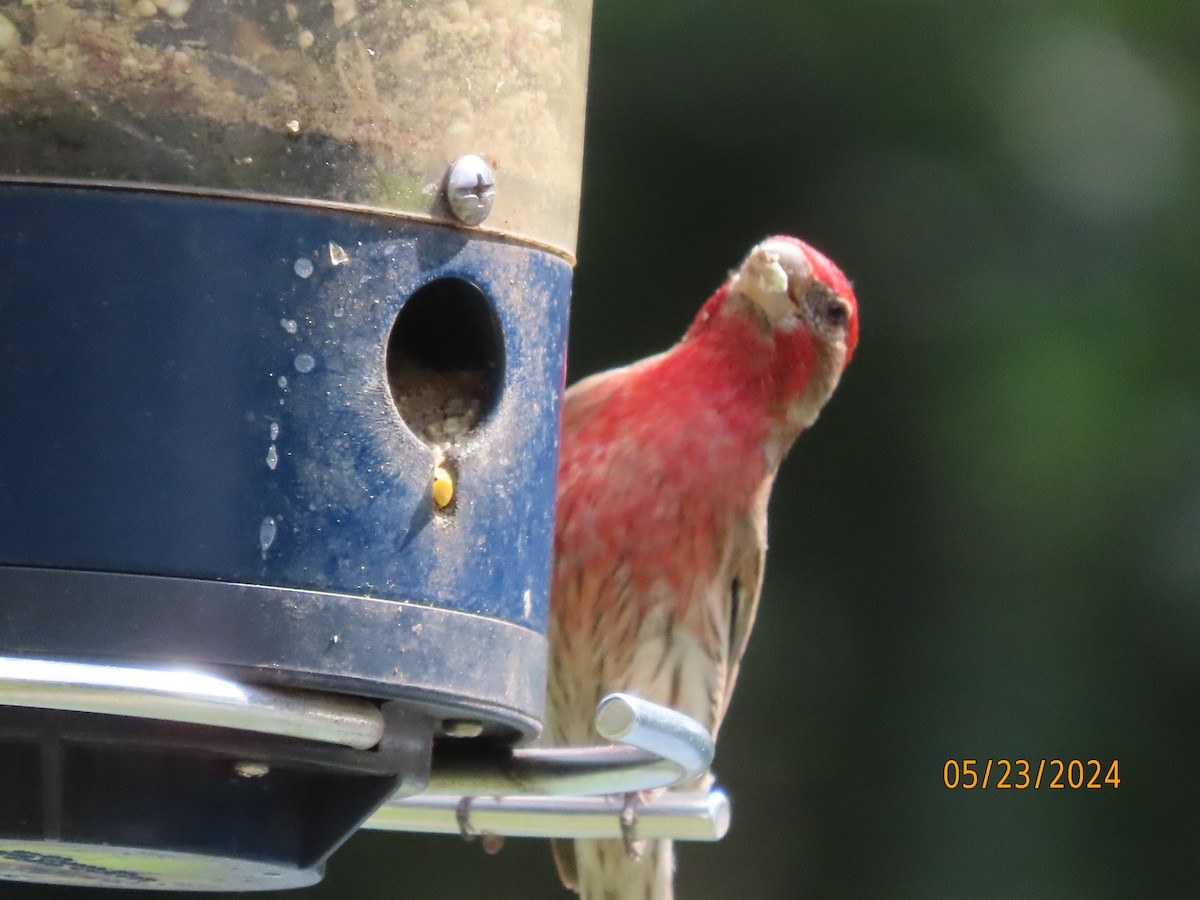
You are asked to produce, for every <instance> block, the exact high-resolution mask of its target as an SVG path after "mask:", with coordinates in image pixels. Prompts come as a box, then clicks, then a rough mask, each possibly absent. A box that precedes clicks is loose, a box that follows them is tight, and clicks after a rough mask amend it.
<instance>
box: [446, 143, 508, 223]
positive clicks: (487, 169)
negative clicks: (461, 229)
mask: <svg viewBox="0 0 1200 900" xmlns="http://www.w3.org/2000/svg"><path fill="white" fill-rule="evenodd" d="M495 199H496V178H495V176H494V175H493V174H492V168H491V166H489V165H488V164H487V163H486V162H484V161H483V160H482V159H481V158H480V157H478V156H475V155H473V154H472V155H468V156H460V157H459V158H458V159H456V160H455V161H454V162H453V163H451V164H450V171H448V172H447V173H446V203H447V205H449V207H450V212H451V213H453V214H454V218H456V219H458V221H460V222H462V223H463V224H464V225H478V224H479V223H480V222H482V221H483V220H484V219H486V218H487V217H488V213H490V212H491V211H492V201H493V200H495Z"/></svg>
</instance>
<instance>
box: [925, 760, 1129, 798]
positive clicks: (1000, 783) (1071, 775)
mask: <svg viewBox="0 0 1200 900" xmlns="http://www.w3.org/2000/svg"><path fill="white" fill-rule="evenodd" d="M942 783H943V784H944V785H945V786H946V787H947V788H949V789H950V790H965V791H970V790H975V789H979V790H986V789H988V788H992V789H994V790H1017V791H1023V790H1030V789H1033V790H1040V789H1042V788H1046V789H1048V790H1093V791H1095V790H1102V789H1104V788H1109V789H1111V790H1116V789H1117V788H1119V787H1120V786H1121V776H1120V762H1119V760H1115V759H1114V760H1105V761H1101V760H1098V759H1036V760H1028V759H1011V760H1009V759H948V760H946V765H945V766H943V767H942Z"/></svg>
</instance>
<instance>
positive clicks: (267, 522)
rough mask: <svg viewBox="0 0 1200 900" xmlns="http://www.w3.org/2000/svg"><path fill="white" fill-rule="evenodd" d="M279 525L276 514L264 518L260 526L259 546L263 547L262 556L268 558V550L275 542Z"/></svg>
mask: <svg viewBox="0 0 1200 900" xmlns="http://www.w3.org/2000/svg"><path fill="white" fill-rule="evenodd" d="M276 530H277V526H276V524H275V517H274V516H267V517H266V518H265V519H263V520H262V524H261V525H259V526H258V546H259V547H261V548H262V558H263V559H266V558H267V550H268V549H269V548H270V546H271V544H273V543H275V532H276Z"/></svg>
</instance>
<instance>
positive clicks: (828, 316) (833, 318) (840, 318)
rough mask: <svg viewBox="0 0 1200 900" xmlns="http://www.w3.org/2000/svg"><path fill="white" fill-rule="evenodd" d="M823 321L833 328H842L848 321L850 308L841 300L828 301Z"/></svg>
mask: <svg viewBox="0 0 1200 900" xmlns="http://www.w3.org/2000/svg"><path fill="white" fill-rule="evenodd" d="M825 320H826V321H827V322H828V323H829V324H830V325H833V326H834V327H835V328H844V327H846V323H847V322H849V321H850V308H849V307H848V306H846V304H845V303H843V302H842V301H841V300H830V301H829V303H828V304H827V305H826V307H825Z"/></svg>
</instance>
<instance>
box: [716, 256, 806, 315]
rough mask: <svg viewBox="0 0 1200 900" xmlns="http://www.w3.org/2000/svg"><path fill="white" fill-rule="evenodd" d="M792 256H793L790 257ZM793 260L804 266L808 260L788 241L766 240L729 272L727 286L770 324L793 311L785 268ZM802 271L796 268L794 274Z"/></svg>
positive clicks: (791, 263) (794, 262) (792, 263)
mask: <svg viewBox="0 0 1200 900" xmlns="http://www.w3.org/2000/svg"><path fill="white" fill-rule="evenodd" d="M792 257H795V259H793V258H792ZM785 261H786V263H787V264H788V265H789V266H790V267H792V268H794V267H795V266H796V265H797V264H799V265H801V266H802V267H803V268H804V269H805V270H807V269H808V261H807V260H806V259H805V258H804V256H803V254H801V253H799V251H797V250H796V249H795V248H792V247H791V246H789V245H785V244H781V243H780V242H778V241H771V240H766V241H763V242H762V243H761V244H759V245H758V246H756V247H755V248H754V249H753V250H751V251H750V255H749V256H747V257H746V260H745V262H743V263H742V265H741V267H740V268H739V269H738V270H737V272H736V273H735V274H734V276H733V283H732V285H731V289H732V290H733V291H734V292H735V293H740V294H742V295H743V296H744V297H746V298H747V299H748V300H750V301H752V302H753V303H754V304H755V305H757V306H758V307H759V308H760V309H761V310H762V311H763V313H764V314H765V315H766V317H767V320H768V321H770V322H771V323H772V324H774V323H776V322H779V321H781V320H782V319H784V318H785V317H787V316H795V315H796V302H795V301H794V300H793V299H792V297H791V295H790V293H789V291H788V277H789V276H788V268H785V265H784V262H785ZM803 274H805V273H802V272H796V273H795V275H796V276H802V275H803Z"/></svg>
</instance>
